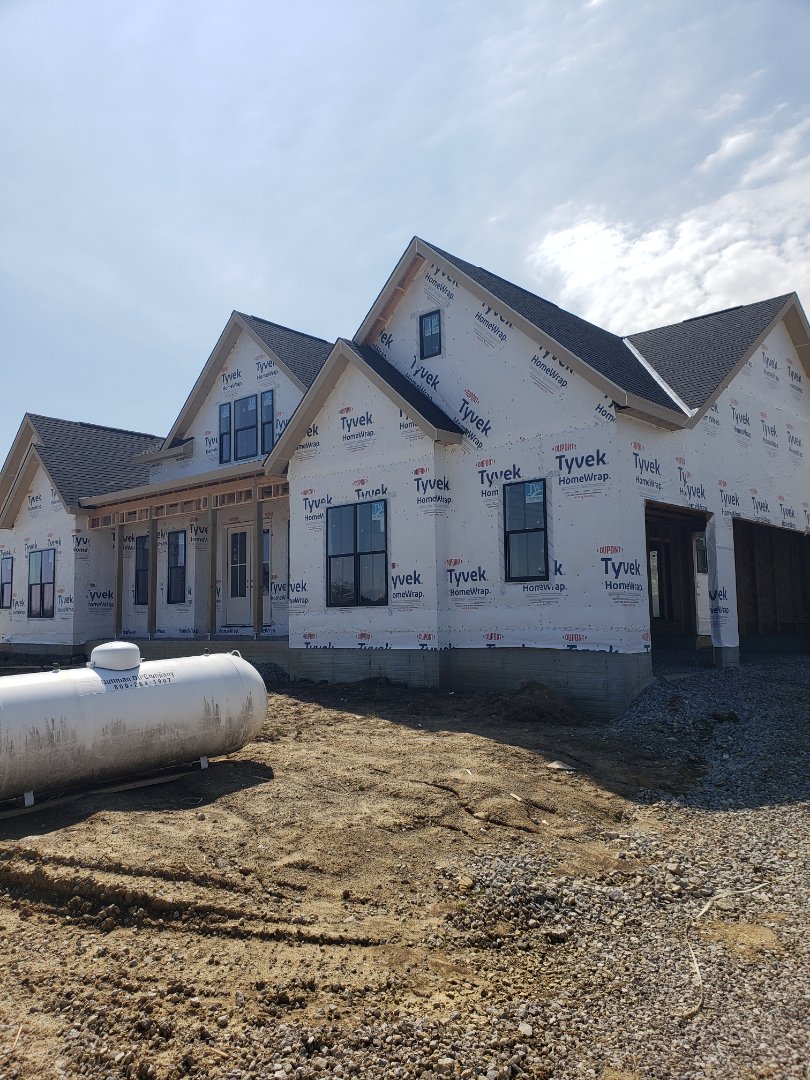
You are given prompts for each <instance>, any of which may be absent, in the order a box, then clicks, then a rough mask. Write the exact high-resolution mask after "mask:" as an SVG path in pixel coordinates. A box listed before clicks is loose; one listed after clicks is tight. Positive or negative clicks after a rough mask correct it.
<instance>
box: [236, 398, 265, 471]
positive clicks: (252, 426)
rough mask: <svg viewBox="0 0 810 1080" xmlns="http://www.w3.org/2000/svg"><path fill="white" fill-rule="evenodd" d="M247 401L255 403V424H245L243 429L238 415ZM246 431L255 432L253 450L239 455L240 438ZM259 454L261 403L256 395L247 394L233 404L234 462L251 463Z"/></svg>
mask: <svg viewBox="0 0 810 1080" xmlns="http://www.w3.org/2000/svg"><path fill="white" fill-rule="evenodd" d="M247 401H252V402H253V423H252V424H245V425H244V426H242V427H239V426H238V423H237V414H238V409H239V406H240V405H243V404H244V403H245V402H247ZM246 431H252V432H253V450H252V451H251V452H250V453H247V454H240V453H239V436H240V435H241V434H243V433H244V432H246ZM258 453H259V402H258V400H257V396H256V394H247V395H246V396H245V397H242V398H238V399H237V400H236V401H234V403H233V460H234V461H249V460H250V459H251V458H255V457H256V456H257V455H258Z"/></svg>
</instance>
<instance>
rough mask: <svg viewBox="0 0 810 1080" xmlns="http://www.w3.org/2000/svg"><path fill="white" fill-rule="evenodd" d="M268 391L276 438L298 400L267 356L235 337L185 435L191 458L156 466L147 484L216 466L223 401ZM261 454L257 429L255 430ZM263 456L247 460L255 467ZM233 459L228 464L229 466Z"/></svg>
mask: <svg viewBox="0 0 810 1080" xmlns="http://www.w3.org/2000/svg"><path fill="white" fill-rule="evenodd" d="M264 390H272V391H273V392H274V394H273V401H274V409H275V436H274V438H276V439H277V438H278V436H279V435H280V434H281V432H282V431H283V430H284V428H285V427H286V426H287V422H288V421H289V419H290V417H291V416H292V414H293V412H294V411H295V409H296V408H297V406H298V402H299V401H300V400H301V397H302V394H301V391H300V390H299V389H298V387H297V386H296V385H295V384H294V383H292V382H291V381H290V379H289V378H288V377H287V376H286V375H284V374H283V373H282V372H281V371H280V370H279V369H278V367H277V366H276V364H275V362H274V361H273V360H271V359H270V358H269V357H268V355H267V354H266V353H265V352H263V351H262V350H261V349H260V348H259V347H258V346H257V345H256V342H255V341H254V340H253V338H252V337H250V336H249V335H248V334H246V333H244V331H243V332H242V333H241V334H240V335H239V337H238V339H237V341H236V344H235V345H234V346H233V348H232V349H231V351H230V353H229V355H228V357H227V359H226V360H225V362H224V363H223V365H222V369H221V370H220V372H219V374H218V376H217V380H216V383H215V384H214V387H213V388H212V390H211V391H210V392H209V393H208V395H207V397H206V398H205V401H204V402H203V404H202V406H201V408H200V410H199V412H198V413H197V415H196V417H195V418H194V420H193V421H192V423H191V424H190V426H189V427H188V429H187V431H186V432H185V435H186V437H189V436H193V438H194V446H193V451H192V453H191V454H189V455H188V456H185V457H180V458H169V459H167V460H166V461H162V462H156V463H155V464H153V465H152V468H151V471H150V482H151V483H154V484H156V483H162V482H164V481H166V480H174V479H176V478H180V479H186V478H188V479H190V478H191V477H192V476H194V475H196V474H198V473H205V472H210V471H211V470H212V469H215V468H217V467H218V466H219V406H220V405H222V404H224V403H225V402H226V401H230V402H231V403H233V402H234V401H238V400H239V398H243V397H248V396H249V395H250V394H256V395H259V394H261V393H262V391H264ZM259 450H261V428H260V429H259ZM265 456H266V455H264V454H262V453H259V454H257V455H256V457H255V458H252V459H248V460H252V461H255V462H256V463H257V464H258V463H259V462H261V461H262V459H263V458H264V457H265ZM233 463H234V462H233V458H232V459H231V462H230V464H233Z"/></svg>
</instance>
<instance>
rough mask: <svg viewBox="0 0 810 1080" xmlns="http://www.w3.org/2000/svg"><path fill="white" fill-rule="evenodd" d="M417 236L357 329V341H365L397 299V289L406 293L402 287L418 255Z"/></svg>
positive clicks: (355, 337) (406, 249)
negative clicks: (373, 327) (375, 324)
mask: <svg viewBox="0 0 810 1080" xmlns="http://www.w3.org/2000/svg"><path fill="white" fill-rule="evenodd" d="M417 243H418V241H417V238H416V237H415V236H414V237H413V239H412V240H411V242H410V243H409V244H408V246H407V247H406V248H405V251H404V252H403V254H402V256H401V258H400V260H399V262H398V263H397V265H396V266H395V267H394V269H393V271H392V272H391V274H390V275H389V277H388V280H387V281H386V283H385V284H384V285H383V287H382V289H381V290H380V292H379V294H378V296H377V298H376V300H375V301H374V303H373V304H372V305H371V307H370V308H369V310H368V314H367V315H366V317H365V319H363V321H362V323H361V324H360V326H359V327H358V329H357V333H356V334H355V335H354V340H355V341H365V340H366V338H367V337H368V335H369V334H370V333H371V328H372V326H373V325H374V323H375V322H376V321H377V319H378V318H380V315H381V313H382V312H383V311H385V310H386V309H387V308H388V307H389V305H391V303H392V301H393V300H394V299H395V297H396V294H397V291H398V290H401V291H402V294H403V295H404V293H405V290H404V289H402V281H403V279H404V278H405V277H407V275H408V272H409V271H410V269H411V266H412V264H413V262H414V260H415V259H416V258H417V257H418V255H419V252H418V251H417Z"/></svg>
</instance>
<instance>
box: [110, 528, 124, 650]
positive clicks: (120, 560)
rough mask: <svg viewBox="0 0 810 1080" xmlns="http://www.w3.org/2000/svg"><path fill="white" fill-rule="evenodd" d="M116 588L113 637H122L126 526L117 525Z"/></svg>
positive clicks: (114, 594)
mask: <svg viewBox="0 0 810 1080" xmlns="http://www.w3.org/2000/svg"><path fill="white" fill-rule="evenodd" d="M113 535H114V536H115V589H114V593H113V637H114V638H115V639H116V640H117V639H118V638H120V637H121V630H122V627H123V625H124V526H123V525H121V524H118V525H116V526H115V532H114V534H113Z"/></svg>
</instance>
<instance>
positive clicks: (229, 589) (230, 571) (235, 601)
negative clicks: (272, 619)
mask: <svg viewBox="0 0 810 1080" xmlns="http://www.w3.org/2000/svg"><path fill="white" fill-rule="evenodd" d="M250 585H251V582H250V545H249V544H248V531H247V529H246V528H245V527H244V526H243V525H235V526H234V527H233V528H229V529H228V530H227V533H226V543H225V625H226V626H252V625H253V615H252V607H251V589H250Z"/></svg>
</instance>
